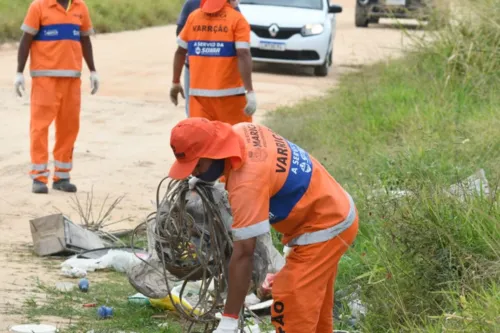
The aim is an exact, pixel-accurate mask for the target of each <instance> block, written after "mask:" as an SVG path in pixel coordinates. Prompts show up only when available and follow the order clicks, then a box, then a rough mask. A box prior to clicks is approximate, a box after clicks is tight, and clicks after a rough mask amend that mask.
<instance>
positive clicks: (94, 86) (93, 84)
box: [90, 72, 99, 95]
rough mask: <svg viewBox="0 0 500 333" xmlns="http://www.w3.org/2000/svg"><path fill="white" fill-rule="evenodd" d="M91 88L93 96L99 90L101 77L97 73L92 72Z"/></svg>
mask: <svg viewBox="0 0 500 333" xmlns="http://www.w3.org/2000/svg"><path fill="white" fill-rule="evenodd" d="M90 88H91V89H92V91H91V92H90V93H91V94H92V95H94V94H95V93H96V92H97V90H99V76H98V75H97V72H90Z"/></svg>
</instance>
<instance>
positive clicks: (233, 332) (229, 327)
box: [213, 315, 238, 333]
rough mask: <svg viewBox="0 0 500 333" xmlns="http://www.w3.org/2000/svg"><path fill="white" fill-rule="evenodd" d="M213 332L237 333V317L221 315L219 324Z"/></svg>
mask: <svg viewBox="0 0 500 333" xmlns="http://www.w3.org/2000/svg"><path fill="white" fill-rule="evenodd" d="M213 333H238V319H234V318H231V317H226V316H224V315H223V316H222V319H221V320H220V322H219V326H217V328H216V329H215V331H213Z"/></svg>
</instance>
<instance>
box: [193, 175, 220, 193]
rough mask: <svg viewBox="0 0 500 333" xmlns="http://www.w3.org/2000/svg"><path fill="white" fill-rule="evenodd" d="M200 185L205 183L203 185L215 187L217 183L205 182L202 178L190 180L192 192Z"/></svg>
mask: <svg viewBox="0 0 500 333" xmlns="http://www.w3.org/2000/svg"><path fill="white" fill-rule="evenodd" d="M198 183H203V184H208V185H214V184H215V182H206V181H204V180H201V179H200V178H196V177H194V176H193V177H191V178H190V179H189V180H188V185H189V189H190V190H192V189H194V188H195V187H196V184H198Z"/></svg>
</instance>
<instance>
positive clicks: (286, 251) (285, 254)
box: [283, 245, 292, 258]
mask: <svg viewBox="0 0 500 333" xmlns="http://www.w3.org/2000/svg"><path fill="white" fill-rule="evenodd" d="M290 251H292V248H291V247H288V246H286V245H285V246H283V258H286V257H287V256H288V254H289V253H290Z"/></svg>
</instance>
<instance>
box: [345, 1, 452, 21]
mask: <svg viewBox="0 0 500 333" xmlns="http://www.w3.org/2000/svg"><path fill="white" fill-rule="evenodd" d="M355 1H356V14H355V15H356V16H355V24H356V27H364V28H366V27H368V24H369V23H378V22H379V19H380V18H396V19H417V20H419V21H430V20H432V19H434V18H436V17H437V15H439V14H441V13H440V12H438V11H436V10H442V9H443V8H445V7H444V6H446V4H447V0H355Z"/></svg>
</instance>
